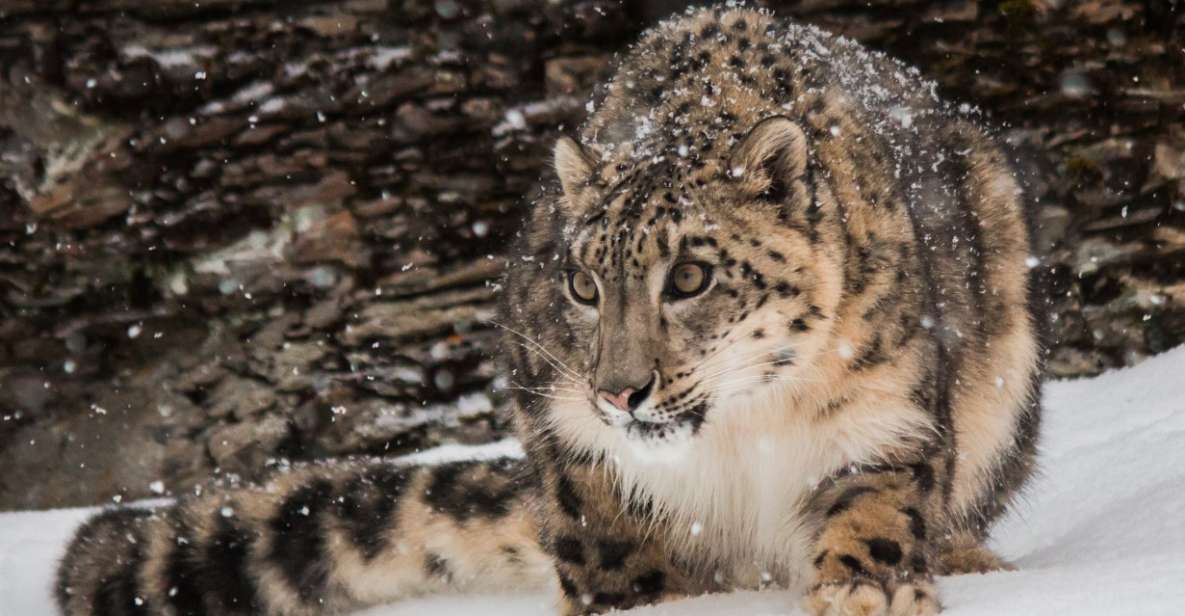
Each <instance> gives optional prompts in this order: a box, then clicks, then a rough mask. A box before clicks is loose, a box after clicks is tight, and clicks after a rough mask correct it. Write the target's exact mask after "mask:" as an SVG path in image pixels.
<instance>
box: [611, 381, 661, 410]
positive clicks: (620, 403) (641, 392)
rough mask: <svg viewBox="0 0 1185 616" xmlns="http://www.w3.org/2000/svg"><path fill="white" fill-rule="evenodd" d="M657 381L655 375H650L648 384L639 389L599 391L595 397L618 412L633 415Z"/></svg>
mask: <svg viewBox="0 0 1185 616" xmlns="http://www.w3.org/2000/svg"><path fill="white" fill-rule="evenodd" d="M657 380H658V379H657V375H655V374H651V375H650V382H649V383H646V385H644V386H643V387H641V388H635V387H626V388H624V389H622V390H620V391H617V392H613V391H609V390H607V389H599V390H597V396H598V397H599V398H601V399H602V400H604V401H605V402H608V403H609V404H612V405H613V407H614V408H616V409H618V410H621V411H625V412H626V413H633V412H634V411H635V410H637V408H638V407H639V406H641V405H642V403H643V402H645V401H646V398H649V397H650V392H651V391H652V390H653V389H654V383H655V381H657Z"/></svg>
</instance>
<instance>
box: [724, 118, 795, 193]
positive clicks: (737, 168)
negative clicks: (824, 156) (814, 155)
mask: <svg viewBox="0 0 1185 616" xmlns="http://www.w3.org/2000/svg"><path fill="white" fill-rule="evenodd" d="M807 155H808V151H807V143H806V135H805V134H803V132H802V128H801V127H799V126H798V123H797V122H795V121H793V120H791V119H790V118H787V117H785V116H772V117H769V118H766V119H764V120H762V121H760V122H758V123H757V125H756V126H754V127H753V129H752V130H750V131H749V134H748V135H745V138H744V139H742V140H741V142H740V143H738V144H737V145H736V146H735V147H734V148H733V150H732V153H731V154H730V155H729V159H728V175H729V177H730V178H731V179H732V180H733V181H735V182H736V183H737V185H738V188H739V189H740V190H741V191H742V192H744V193H746V194H749V195H752V196H762V195H771V196H775V195H777V194H778V193H779V192H780V190H779V187H784V186H787V185H789V184H790V183H792V182H794V181H796V180H799V179H801V178H802V176H803V175H805V174H806V163H807Z"/></svg>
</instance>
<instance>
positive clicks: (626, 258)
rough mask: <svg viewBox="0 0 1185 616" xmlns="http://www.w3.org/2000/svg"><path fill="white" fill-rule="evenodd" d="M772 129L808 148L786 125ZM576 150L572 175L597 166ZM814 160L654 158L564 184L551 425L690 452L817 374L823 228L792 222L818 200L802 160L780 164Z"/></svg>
mask: <svg viewBox="0 0 1185 616" xmlns="http://www.w3.org/2000/svg"><path fill="white" fill-rule="evenodd" d="M759 128H760V126H759ZM773 128H774V129H781V130H789V131H793V132H792V133H791V138H797V139H801V138H802V136H801V133H800V132H797V131H796V130H795V128H794V126H793V125H791V124H790V123H789V122H788V121H786V120H782V125H781V126H776V127H773ZM754 130H755V131H756V130H758V129H754ZM766 138H767V141H768V140H769V138H768V135H767V136H766ZM749 139H753V137H750V138H749ZM759 145H766V146H768V145H769V143H763V144H759ZM774 145H776V146H779V147H781V148H782V149H783V150H784V149H785V148H792V147H795V146H800V145H803V143H802V142H801V141H799V142H787V140H786V139H783V140H782V141H774ZM742 146H743V144H742ZM564 147H572V148H578V147H579V146H576V144H575V143H571V142H569V143H568V144H561V145H560V146H557V150H559V151H558V152H557V167H558V168H559V170H560V172H561V177H562V178H563V173H564V171H565V164H567V165H569V166H570V165H573V164H576V165H578V164H580V163H582V162H584V161H583V160H577V161H575V162H573V161H572V160H567V161H564V160H560V159H562V157H563V156H565V155H567V154H571V155H573V156H586V154H584V153H583V152H581V151H572V152H567V153H565V152H563V151H562V148H564ZM740 147H741V146H738V148H740ZM803 154H804V152H785V151H782V150H778V149H775V150H774V151H773V152H772V153H771V152H769V151H762V152H757V153H750V156H749V157H748V158H744V157H742V158H741V160H742V161H747V164H748V165H750V166H751V168H744V166H743V164H744V163H737V157H736V156H735V155H734V156H733V157H732V158H730V159H728V160H725V161H717V162H716V163H714V164H705V165H702V166H698V167H695V168H691V167H689V166H688V165H687V164H686V163H685V161H680V160H677V159H676V160H671V159H670V157H655V158H653V159H651V160H649V161H647V164H646V165H645V166H644V167H639V168H636V169H632V170H630V169H625V170H620V173H619V174H618V175H617V176H616V177H615V178H614V181H612V182H602V183H597V182H588V181H585V182H583V184H581V185H579V186H576V185H572V184H571V183H570V182H568V181H565V182H564V185H565V199H566V200H567V204H566V206H565V207H566V208H567V209H568V216H567V217H566V223H565V228H564V233H565V235H566V237H567V241H566V242H565V251H564V252H562V253H561V257H560V258H561V259H562V264H561V267H559V268H558V269H557V273H556V275H555V277H554V280H553V283H554V285H556V287H557V291H558V292H559V293H560V294H562V297H563V304H562V307H561V309H560V310H559V311H558V313H557V314H558V318H559V319H560V320H561V321H562V322H561V323H559V324H558V325H560V326H561V329H563V330H564V331H565V332H567V334H566V336H565V337H564V341H563V343H562V345H561V346H560V348H558V349H557V351H558V353H559V354H560V355H561V356H562V357H557V358H556V359H557V360H559V365H560V366H562V369H560V370H557V373H558V377H557V378H558V382H557V383H556V385H555V391H556V392H557V395H556V398H557V402H558V403H557V404H554V405H553V415H555V416H554V417H553V421H555V422H558V423H564V422H569V423H571V422H577V423H580V424H581V425H584V428H582V430H584V429H587V430H592V431H598V430H606V429H607V430H611V431H616V432H617V433H618V435H623V436H624V437H625V438H626V439H628V440H629V442H630V443H631V444H633V445H641V446H647V445H652V446H656V445H662V444H664V443H668V444H669V443H677V442H685V441H687V440H690V439H694V438H695V437H696V436H697V435H698V434H700V433H701V431H702V430H705V429H709V428H715V427H716V426H719V428H715V429H729V428H728V426H729V425H731V424H737V423H743V422H744V421H745V416H744V415H745V404H744V403H745V401H747V400H750V399H751V398H752V397H753V396H756V395H763V394H770V393H771V392H772V393H775V394H777V393H786V394H791V393H792V392H793V390H794V388H795V386H796V384H799V383H801V382H803V381H804V380H805V379H808V378H809V373H810V364H811V361H812V355H813V353H814V352H815V351H816V350H817V349H818V348H819V346H820V342H819V339H820V337H822V336H824V333H823V331H824V329H825V328H824V327H822V325H823V323H824V322H825V321H826V315H825V313H824V308H823V307H821V305H820V302H823V299H821V297H820V296H821V295H826V294H827V290H826V289H825V288H824V287H825V286H826V280H827V278H828V276H827V272H826V271H823V270H824V268H823V267H822V266H821V264H820V263H819V262H817V260H816V259H815V258H814V255H815V250H814V246H813V242H812V237H811V233H809V232H808V230H807V229H805V228H802V227H800V226H796V225H793V224H787V220H786V219H785V211H786V210H787V209H790V208H801V209H806V208H810V207H812V204H811V199H812V197H811V193H812V191H811V190H810V189H809V187H808V186H806V184H805V183H804V182H803V181H802V178H801V177H800V176H801V174H796V173H795V170H796V169H797V168H799V167H800V165H798V163H795V162H792V161H790V160H789V159H788V158H786V159H777V158H776V157H789V156H795V155H798V156H801V155H803ZM771 158H772V159H773V160H772V161H771V160H770V159H771ZM569 170H570V169H569ZM581 173H584V171H583V170H581ZM815 239H816V241H817V238H815ZM824 305H825V302H824ZM594 419H595V422H596V423H598V424H600V425H586V424H587V423H589V422H591V421H592V420H594Z"/></svg>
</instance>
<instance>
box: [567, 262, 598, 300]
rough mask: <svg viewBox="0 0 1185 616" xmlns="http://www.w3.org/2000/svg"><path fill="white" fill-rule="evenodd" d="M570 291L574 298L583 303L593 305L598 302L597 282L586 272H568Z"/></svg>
mask: <svg viewBox="0 0 1185 616" xmlns="http://www.w3.org/2000/svg"><path fill="white" fill-rule="evenodd" d="M568 291H569V292H570V293H571V294H572V299H574V300H576V301H577V302H580V303H581V304H585V305H587V306H592V305H594V304H596V303H597V283H596V281H594V280H593V278H592V276H589V275H588V274H586V273H585V272H582V271H580V270H575V271H572V272H568Z"/></svg>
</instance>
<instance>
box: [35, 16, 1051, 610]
mask: <svg viewBox="0 0 1185 616" xmlns="http://www.w3.org/2000/svg"><path fill="white" fill-rule="evenodd" d="M936 90H937V88H936V86H935V84H934V83H932V82H929V81H927V80H925V79H924V78H923V77H921V76H920V75H919V72H918V71H917V70H915V69H913V68H909V67H907V66H905V65H904V64H902V63H900V62H898V61H896V60H893V59H891V58H889V57H887V56H885V55H883V54H881V53H878V52H874V51H871V50H869V49H867V48H865V47H863V46H862V45H860V44H858V43H856V42H854V41H851V40H848V39H845V38H843V37H839V36H834V35H831V34H828V33H826V32H824V31H821V30H819V29H816V28H814V27H810V26H806V25H800V24H797V23H794V22H791V21H788V20H783V19H780V18H778V17H776V16H774V15H772V14H770V13H768V12H765V11H762V10H756V9H751V8H745V7H740V8H738V7H732V6H725V7H716V8H705V9H695V10H689V11H687V12H685V13H681V14H679V15H676V16H675V17H673V18H670V19H668V20H667V21H664V22H662V23H660V24H658V25H656V26H655V27H653V28H652V29H651V30H649V31H647V32H646V33H645V34H643V35H642V36H641V38H640V40H639V42H637V43H636V44H635V45H633V46H632V47H630V48H629V49H628V50H626V51H625V52H623V53H622V55H621V56H620V57H619V59H618V61H617V68H616V73H615V75H614V76H613V77H612V78H611V79H610V80H609V81H607V83H605V84H604V85H603V86H602V87H600V88H599V89H598V91H597V92H596V93H595V94H594V96H593V97H592V99H591V102H590V103H589V106H588V108H589V110H590V115H589V117H588V118H587V120H586V121H585V123H584V124H583V125H582V126H581V127H580V128H579V130H578V131H577V132H575V133H573V134H572V136H566V137H561V138H559V139H558V141H557V142H556V143H555V146H554V150H553V164H552V168H551V170H550V171H548V172H547V173H546V174H545V179H544V181H543V182H542V186H541V188H540V189H539V191H538V192H537V196H536V197H535V198H533V200H532V201H533V202H532V204H531V207H530V208H529V209H530V212H529V214H528V215H527V217H526V218H527V219H526V221H525V222H524V225H523V227H522V230H521V232H520V233H519V236H518V238H517V240H516V245H515V247H514V249H513V253H512V254H513V256H512V258H511V259H510V265H509V266H508V272H507V274H506V278H505V281H504V289H503V291H502V296H501V308H500V316H499V317H498V321H497V324H498V325H499V326H501V328H502V329H503V330H504V332H505V335H504V338H503V340H504V344H503V347H502V348H501V350H500V354H501V355H500V358H501V360H502V362H503V368H502V369H503V370H504V375H505V379H506V381H507V383H508V385H507V390H508V392H509V394H508V397H509V398H510V402H509V405H510V412H511V413H512V414H513V419H514V425H515V427H516V430H517V435H518V438H519V439H520V441H521V444H522V449H523V452H524V455H523V456H522V457H519V458H515V457H506V458H499V459H494V460H487V461H462V462H451V463H444V464H436V465H431V464H425V465H418V466H417V465H410V466H409V465H398V464H392V463H390V462H389V461H384V460H345V461H339V462H332V463H323V464H313V465H309V466H304V467H299V468H296V469H294V470H291V471H289V472H286V473H283V474H280V475H278V476H276V477H275V478H274V479H273V480H272V481H270V482H269V483H267V484H266V485H262V486H259V487H244V488H237V489H231V490H227V491H222V492H213V493H207V494H204V495H201V496H190V497H186V498H182V499H181V500H179V501H178V502H177V503H175V504H173V505H171V506H167V507H161V508H157V509H135V508H124V509H114V510H110V511H106V512H103V513H101V514H99V515H97V516H96V517H94V518H93V519H91V520H90V521H89V522H87V523H86V524H85V525H84V526H83V527H82V528H81V529H80V530H79V531H78V533H77V536H76V538H75V539H74V541H73V543H72V544H71V546H70V547H69V549H68V552H67V554H66V556H65V558H64V560H63V561H62V563H61V567H60V572H59V578H58V585H57V596H58V600H59V604H60V606H61V609H62V611H63V612H64V613H65V614H68V615H71V616H83V615H88V616H89V615H99V614H105V615H106V614H118V615H124V614H166V615H175V616H185V615H194V614H285V615H305V614H308V615H312V614H333V613H343V612H345V611H348V610H351V609H354V608H357V607H361V606H367V605H372V604H376V603H382V602H388V601H396V600H399V599H400V598H404V597H409V596H413V595H422V594H425V593H433V592H445V591H450V592H453V591H482V590H485V591H490V590H498V591H507V590H524V591H525V590H532V589H540V588H550V589H551V590H552V591H553V592H554V595H555V597H556V601H557V605H556V608H557V612H558V613H560V614H564V615H578V614H594V613H602V612H606V611H612V610H621V609H628V608H631V607H633V606H639V605H645V604H652V603H658V602H665V601H673V600H678V599H680V598H683V597H690V596H695V595H700V594H704V593H713V592H726V591H730V590H733V589H752V588H766V587H777V588H786V589H792V590H794V591H797V594H796V595H795V596H798V597H801V599H796V600H795V601H801V605H802V607H803V608H804V609H805V610H806V611H807V612H808V613H810V614H813V615H818V616H823V615H840V614H859V615H864V616H871V615H893V616H904V615H926V614H935V613H937V612H939V611H940V609H941V601H940V597H939V596H938V593H937V591H936V588H935V584H934V579H935V576H939V575H949V574H959V573H969V572H984V571H990V570H994V569H999V568H1005V567H1009V566H1010V565H1009V564H1008V563H1007V562H1006V561H1004V560H1003V559H1002V558H1000V557H998V556H997V555H996V554H994V553H993V552H992V551H990V550H989V549H988V548H986V547H985V543H984V542H985V540H986V539H987V537H988V531H989V529H990V527H991V524H992V523H993V521H995V520H997V519H998V518H999V517H1000V516H1001V514H1002V513H1003V512H1005V511H1006V509H1007V508H1008V507H1009V506H1010V505H1011V504H1012V503H1013V502H1014V501H1015V500H1016V497H1017V495H1018V493H1020V491H1021V489H1022V488H1023V486H1024V485H1025V482H1026V480H1027V479H1028V478H1029V477H1030V476H1031V475H1032V474H1033V472H1034V467H1035V455H1036V447H1037V438H1038V433H1039V425H1040V404H1039V399H1040V375H1041V370H1042V356H1043V351H1042V342H1041V340H1042V334H1041V332H1042V325H1041V323H1042V318H1041V315H1040V306H1041V305H1042V302H1041V301H1040V300H1039V296H1040V292H1039V291H1040V285H1039V283H1038V281H1037V280H1036V278H1035V273H1034V271H1035V270H1036V269H1037V268H1035V267H1034V264H1033V261H1034V259H1036V257H1034V256H1033V255H1034V253H1035V249H1034V244H1035V242H1034V239H1033V237H1034V231H1033V228H1032V224H1031V222H1030V217H1029V216H1028V215H1027V213H1026V212H1027V211H1028V208H1027V207H1026V203H1027V201H1026V198H1025V193H1024V190H1023V182H1022V181H1021V180H1020V179H1019V178H1020V176H1019V175H1018V173H1017V171H1016V169H1015V168H1016V165H1015V164H1014V163H1013V162H1012V160H1011V158H1010V156H1009V155H1008V154H1007V153H1006V150H1004V149H1003V146H1002V145H1001V144H1000V142H999V139H998V137H997V136H996V135H998V133H997V132H995V131H994V130H993V129H992V128H991V127H990V126H988V124H989V122H988V121H987V120H985V119H984V118H983V117H982V115H981V113H980V112H978V111H977V110H976V109H974V108H971V107H969V106H966V105H962V106H957V105H954V104H951V103H948V102H945V101H944V100H943V99H942V98H940V97H939V96H938V95H937V93H936Z"/></svg>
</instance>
